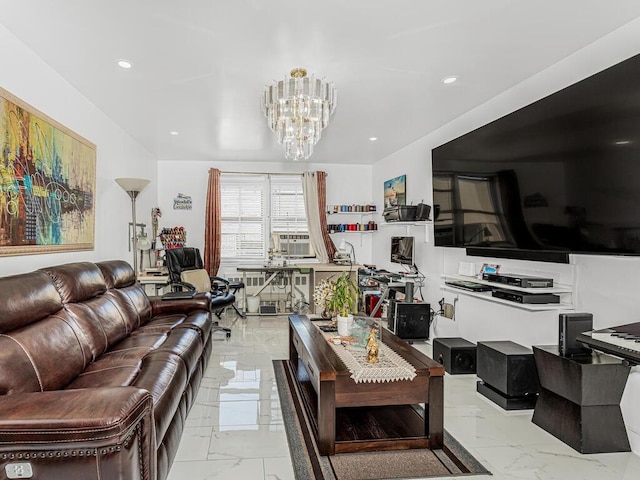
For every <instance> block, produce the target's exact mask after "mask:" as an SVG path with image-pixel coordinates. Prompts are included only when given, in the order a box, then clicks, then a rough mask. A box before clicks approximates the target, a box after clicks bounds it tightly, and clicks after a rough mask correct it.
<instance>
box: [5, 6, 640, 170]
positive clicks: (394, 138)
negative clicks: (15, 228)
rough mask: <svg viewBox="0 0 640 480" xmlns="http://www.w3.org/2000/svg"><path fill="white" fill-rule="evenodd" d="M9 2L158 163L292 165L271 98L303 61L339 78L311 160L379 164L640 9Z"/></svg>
mask: <svg viewBox="0 0 640 480" xmlns="http://www.w3.org/2000/svg"><path fill="white" fill-rule="evenodd" d="M612 3H613V4H614V5H615V8H612V7H611V5H612ZM0 11H1V12H2V13H1V15H0V23H1V24H2V25H4V26H5V27H6V28H7V29H8V30H9V31H11V32H12V33H13V34H14V35H16V36H17V37H18V38H19V39H20V40H21V41H23V42H24V43H25V44H26V45H27V46H28V47H29V48H31V49H32V50H33V51H34V52H35V53H36V54H37V55H38V56H40V57H41V58H42V59H43V60H44V61H45V62H46V63H47V64H49V65H50V66H51V67H52V68H53V69H54V70H56V71H57V72H58V73H59V74H60V75H62V76H63V77H64V78H65V79H66V80H67V81H69V82H70V83H71V84H72V85H73V86H74V87H75V88H77V89H78V90H79V91H80V92H81V93H82V94H83V95H84V96H85V97H86V98H87V99H89V101H91V102H92V103H93V104H95V105H96V106H97V107H98V108H99V109H100V110H102V111H103V112H104V113H105V114H106V115H107V116H109V117H110V118H111V119H112V120H113V121H114V122H116V123H117V124H118V125H120V126H121V127H122V128H123V129H124V130H125V131H126V132H128V133H129V134H130V135H131V136H132V137H133V138H134V139H136V140H137V141H138V142H139V143H140V144H142V145H143V146H144V147H145V148H146V149H148V150H149V151H150V152H151V153H152V154H154V155H155V156H156V157H157V158H158V160H209V161H212V160H213V161H216V160H217V161H223V160H224V161H228V160H244V161H282V160H283V159H284V151H283V147H282V146H281V145H278V144H277V142H276V139H275V134H274V133H273V132H271V131H270V130H269V128H268V127H267V123H266V119H265V118H264V116H263V115H262V112H261V110H260V94H261V92H262V90H263V88H264V86H265V85H266V84H267V83H270V82H271V81H273V80H274V79H281V78H283V77H284V76H285V75H288V73H289V71H290V70H291V69H293V68H295V67H304V68H306V69H307V70H308V71H309V73H310V74H311V73H315V74H316V75H317V76H319V77H325V78H326V79H327V80H329V81H333V82H334V83H335V84H336V87H337V89H338V106H337V108H336V112H335V114H334V115H333V117H332V119H331V122H330V124H329V126H328V127H327V129H326V130H325V131H324V132H323V137H322V139H321V140H320V142H319V143H318V145H317V146H316V149H315V153H314V154H313V156H312V157H311V159H310V160H309V161H313V162H314V163H354V164H372V163H375V162H377V161H378V160H380V159H382V158H384V157H385V156H387V155H389V154H391V153H393V152H394V151H396V150H398V149H400V148H402V147H403V146H405V145H407V144H409V143H411V142H413V141H415V140H417V139H418V138H420V137H422V136H424V135H426V134H428V133H430V132H432V131H434V130H436V129H437V128H439V127H440V126H442V125H444V124H446V123H447V122H449V121H451V120H453V119H454V118H456V117H458V116H459V115H461V114H463V113H464V112H466V111H469V110H470V109H472V108H474V107H476V106H478V105H480V104H482V103H483V102H485V101H487V100H488V99H490V98H492V97H494V96H495V95H497V94H499V93H500V92H503V91H504V90H506V89H508V88H510V87H512V86H514V85H516V84H518V83H519V82H521V81H523V80H525V79H527V78H528V77H530V76H532V75H533V74H535V73H537V72H539V71H541V70H543V69H545V68H547V67H549V66H550V65H552V64H554V63H556V62H558V61H560V60H561V59H563V58H565V57H567V56H568V55H570V54H571V53H573V52H575V51H577V50H579V49H581V48H583V47H585V46H586V45H588V44H590V43H592V42H594V41H596V40H597V39H599V38H601V37H602V36H604V35H606V34H607V33H609V32H611V31H613V30H615V29H616V28H618V27H620V26H622V25H624V24H625V23H628V22H629V21H631V20H633V19H635V18H637V17H638V16H640V2H638V1H636V0H629V1H626V0H625V1H623V0H616V2H602V1H601V0H562V1H557V0H538V1H535V2H532V1H531V0H483V1H477V0H449V1H442V0H438V1H436V0H349V1H345V0H324V1H313V2H312V1H308V0H268V1H267V0H181V1H175V0H171V1H169V0H108V1H107V0H104V1H87V0H20V1H19V2H18V1H15V0H0ZM122 58H124V59H128V60H130V61H131V62H133V64H134V66H133V68H131V69H129V70H123V69H121V68H119V67H118V66H117V65H116V61H117V60H118V59H122ZM449 75H456V76H457V77H458V81H457V82H455V83H453V84H451V85H445V84H443V83H442V81H441V80H442V79H443V78H444V77H447V76H449ZM171 131H177V132H179V135H171V134H170V132H171ZM370 137H377V138H378V140H377V141H375V142H374V141H371V140H369V138H370Z"/></svg>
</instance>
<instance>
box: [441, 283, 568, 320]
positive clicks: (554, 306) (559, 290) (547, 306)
mask: <svg viewBox="0 0 640 480" xmlns="http://www.w3.org/2000/svg"><path fill="white" fill-rule="evenodd" d="M442 278H443V279H444V280H445V281H447V280H466V281H470V282H475V283H480V284H482V285H488V286H491V287H496V288H501V289H503V290H513V291H517V292H526V293H553V294H556V295H560V303H542V304H530V303H516V302H512V301H509V300H504V299H502V298H497V297H494V296H492V295H491V292H474V291H470V290H465V289H462V288H456V287H454V286H452V285H447V284H442V285H440V290H442V291H446V292H451V293H456V294H459V295H466V296H468V297H473V298H478V299H480V300H485V301H487V302H493V303H498V304H501V305H507V306H509V307H514V308H519V309H522V310H528V311H530V312H543V311H550V310H552V311H553V310H555V311H558V310H564V311H572V310H575V305H574V304H573V287H572V286H571V285H562V284H559V285H555V286H553V287H551V288H522V287H516V286H513V285H506V284H504V283H496V282H488V281H486V280H482V279H478V278H476V277H466V276H464V275H443V276H442Z"/></svg>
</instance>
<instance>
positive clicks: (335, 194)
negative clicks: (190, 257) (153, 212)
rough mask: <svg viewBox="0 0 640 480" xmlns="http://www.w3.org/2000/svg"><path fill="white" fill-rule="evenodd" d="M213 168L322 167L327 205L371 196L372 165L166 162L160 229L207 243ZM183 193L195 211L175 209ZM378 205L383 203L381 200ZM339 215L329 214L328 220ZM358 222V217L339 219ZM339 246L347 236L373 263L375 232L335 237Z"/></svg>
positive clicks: (161, 168) (161, 166)
mask: <svg viewBox="0 0 640 480" xmlns="http://www.w3.org/2000/svg"><path fill="white" fill-rule="evenodd" d="M210 168H218V169H220V171H222V172H254V173H255V172H259V173H292V174H295V173H303V172H305V171H314V170H323V171H325V172H327V205H333V204H368V203H370V202H372V201H373V198H372V196H371V172H372V167H371V166H370V165H338V164H329V165H327V164H322V165H320V164H313V163H306V162H305V163H302V162H299V163H293V162H198V161H164V162H159V163H158V191H159V194H158V203H159V206H160V210H161V211H162V218H161V219H160V228H162V227H174V226H183V227H185V229H186V230H187V243H188V244H189V245H190V246H193V247H198V248H200V249H201V250H202V248H203V245H204V218H205V211H206V206H205V201H206V198H207V177H208V174H209V173H208V172H209V169H210ZM178 193H182V194H184V195H188V196H190V197H192V200H193V209H192V210H174V209H173V199H174V198H175V197H176V196H177V195H178ZM378 205H381V203H379V204H378ZM333 218H337V216H336V217H329V223H331V221H332V220H333ZM340 220H341V221H343V222H344V223H355V222H356V219H355V217H349V218H347V219H346V220H349V222H347V221H346V220H345V218H344V217H342V218H341V219H340ZM332 238H333V241H334V242H335V244H336V245H338V244H339V243H340V241H341V240H342V239H343V238H344V239H345V240H346V241H348V242H350V243H352V244H353V246H354V250H355V252H356V260H357V261H358V262H359V263H363V262H365V263H366V262H370V260H371V249H372V238H373V234H360V233H343V234H338V233H336V234H334V235H333V236H332Z"/></svg>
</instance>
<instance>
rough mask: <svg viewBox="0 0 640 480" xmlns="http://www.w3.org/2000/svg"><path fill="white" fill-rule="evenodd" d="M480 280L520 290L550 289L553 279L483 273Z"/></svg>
mask: <svg viewBox="0 0 640 480" xmlns="http://www.w3.org/2000/svg"><path fill="white" fill-rule="evenodd" d="M482 279H483V280H486V281H488V282H495V283H504V284H505V285H512V286H514V287H521V288H550V287H553V278H543V277H532V276H530V275H510V274H506V273H499V274H498V273H483V274H482Z"/></svg>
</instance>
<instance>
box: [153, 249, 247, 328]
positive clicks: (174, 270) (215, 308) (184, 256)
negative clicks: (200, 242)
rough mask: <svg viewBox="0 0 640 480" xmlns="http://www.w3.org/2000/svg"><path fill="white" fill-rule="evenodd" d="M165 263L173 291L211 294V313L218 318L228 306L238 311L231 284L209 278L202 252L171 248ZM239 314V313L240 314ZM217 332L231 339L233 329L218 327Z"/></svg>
mask: <svg viewBox="0 0 640 480" xmlns="http://www.w3.org/2000/svg"><path fill="white" fill-rule="evenodd" d="M165 263H166V265H167V269H168V271H169V281H170V282H171V289H172V290H174V291H177V290H182V289H187V290H195V291H197V292H210V293H211V311H212V312H213V313H214V314H215V315H216V316H217V317H218V319H219V318H220V317H221V315H222V312H223V311H224V309H225V308H226V307H228V306H232V307H233V308H234V309H235V310H236V311H238V310H237V308H236V306H235V301H236V297H235V294H234V292H233V291H231V290H230V289H229V288H228V285H231V282H228V280H226V279H224V278H222V277H216V276H209V274H208V273H207V271H206V270H204V264H203V262H202V257H201V256H200V251H199V250H198V249H197V248H193V247H184V248H170V249H167V250H166V251H165ZM238 313H239V312H238ZM216 326H217V328H216V330H221V331H224V332H225V333H226V335H227V337H229V336H230V335H231V329H230V328H226V327H220V326H218V322H216Z"/></svg>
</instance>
